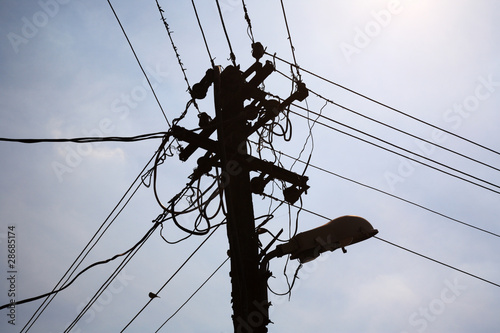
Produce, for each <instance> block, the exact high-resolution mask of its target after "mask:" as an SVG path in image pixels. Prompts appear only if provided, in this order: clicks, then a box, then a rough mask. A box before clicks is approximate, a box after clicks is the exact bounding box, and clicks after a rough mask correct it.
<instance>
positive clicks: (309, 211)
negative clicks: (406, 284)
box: [265, 195, 500, 287]
mask: <svg viewBox="0 0 500 333" xmlns="http://www.w3.org/2000/svg"><path fill="white" fill-rule="evenodd" d="M265 196H267V197H269V198H271V199H273V200H276V201H283V200H281V199H278V198H275V197H273V196H270V195H265ZM291 206H294V207H296V208H299V207H297V206H295V205H292V204H291ZM302 210H303V211H305V212H307V213H310V214H312V215H316V216H318V217H321V218H323V219H325V220H331V218H329V217H326V216H324V215H321V214H319V213H316V212H313V211H311V210H308V209H306V208H302ZM373 237H374V238H376V239H378V240H381V241H383V242H386V243H387V244H390V245H392V246H395V247H397V248H399V249H402V250H405V251H408V252H410V253H413V254H415V255H418V256H420V257H422V258H425V259H427V260H430V261H432V262H435V263H438V264H440V265H443V266H445V267H448V268H451V269H453V270H456V271H458V272H460V273H463V274H466V275H469V276H471V277H473V278H476V279H478V280H481V281H483V282H486V283H489V284H491V285H494V286H495V287H500V284H497V283H495V282H492V281H490V280H487V279H485V278H482V277H480V276H478V275H475V274H472V273H469V272H467V271H464V270H461V269H459V268H457V267H455V266H452V265H449V264H446V263H444V262H442V261H439V260H436V259H434V258H431V257H428V256H425V255H423V254H421V253H419V252H416V251H413V250H410V249H408V248H406V247H403V246H401V245H397V244H395V243H392V242H390V241H387V240H385V239H382V238H380V237H377V236H373Z"/></svg>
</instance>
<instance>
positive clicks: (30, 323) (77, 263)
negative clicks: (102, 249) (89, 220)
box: [21, 155, 155, 332]
mask: <svg viewBox="0 0 500 333" xmlns="http://www.w3.org/2000/svg"><path fill="white" fill-rule="evenodd" d="M154 157H155V155H153V156H152V157H151V158H150V159H149V161H148V162H147V163H146V165H145V166H144V168H143V169H142V170H141V172H140V173H139V175H138V176H137V177H136V178H135V180H134V181H133V182H132V184H131V185H130V186H129V188H128V189H127V191H126V192H125V194H124V195H123V196H122V197H121V198H120V200H119V201H118V203H117V204H116V206H115V207H114V208H113V209H112V210H111V212H110V213H109V215H108V216H107V217H106V219H105V220H104V222H103V223H102V224H101V226H100V227H99V228H98V229H97V231H96V232H95V233H94V235H93V236H92V238H91V239H90V240H89V242H88V243H87V245H85V247H84V248H83V250H82V251H81V252H80V254H79V255H78V256H77V258H76V259H75V260H74V261H73V263H72V264H71V266H70V267H69V268H68V270H67V271H66V273H64V275H63V276H62V277H61V279H60V280H59V281H58V282H57V283H56V285H55V286H54V288H53V289H52V291H55V290H57V288H58V287H59V286H60V285H64V284H65V283H67V282H68V281H69V279H70V278H71V276H72V275H73V274H74V272H75V271H76V270H77V269H78V267H79V266H80V265H81V264H82V262H83V261H84V260H85V258H86V257H87V255H88V254H89V253H90V251H92V249H93V248H94V247H95V246H96V245H97V243H98V242H99V240H100V239H101V237H102V236H103V235H104V233H105V232H106V231H107V230H108V228H109V227H110V226H111V225H112V224H113V222H114V221H115V220H116V219H117V217H118V216H119V215H120V214H121V212H122V211H123V210H124V209H125V207H126V206H127V205H128V203H129V202H130V200H131V199H132V197H133V196H134V195H135V193H136V192H137V190H138V189H139V188H140V186H141V184H142V182H139V184H138V185H137V187H136V189H135V190H134V191H133V192H132V194H131V195H130V196H129V198H128V199H127V200H126V201H125V202H124V204H123V206H122V208H121V209H120V210H118V212H117V213H116V215H115V216H114V217H113V218H112V219H111V216H113V214H114V213H115V211H116V210H117V209H118V207H120V205H121V203H122V202H123V201H124V200H125V198H126V197H127V195H128V193H129V192H130V191H131V190H132V188H133V187H134V185H135V184H136V183H137V182H138V181H139V179H140V177H141V175H142V174H143V173H144V171H145V170H146V168H147V167H148V165H149V164H150V163H151V162H152V161H153V158H154ZM110 219H111V220H110ZM108 220H110V221H109V223H108ZM107 223H108V225H107V226H106V224H107ZM105 226H106V227H105ZM104 227H105V228H104ZM103 228H104V230H103V231H102V233H101V229H103ZM99 233H101V234H100V235H99ZM96 238H97V239H96ZM94 239H95V242H94ZM92 242H94V244H93V245H91V244H92ZM87 249H88V250H87ZM63 280H64V282H63ZM56 295H57V294H53V295H51V296H49V297H47V298H46V299H45V300H44V301H43V302H42V304H41V305H40V306H39V307H38V309H37V310H36V311H35V313H34V314H33V315H32V316H31V318H30V319H29V320H28V322H27V323H26V324H25V326H24V327H23V328H22V329H21V332H23V331H24V330H25V329H26V331H24V332H28V331H29V330H30V329H31V327H33V325H34V324H35V322H36V321H37V320H38V318H39V317H40V316H41V315H42V313H43V312H44V311H45V309H46V308H47V307H48V306H49V304H50V303H51V302H52V300H53V299H54V298H55V296H56Z"/></svg>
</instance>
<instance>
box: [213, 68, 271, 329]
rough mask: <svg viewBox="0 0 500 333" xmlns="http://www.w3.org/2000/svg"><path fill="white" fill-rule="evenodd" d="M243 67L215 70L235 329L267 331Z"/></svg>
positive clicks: (266, 313)
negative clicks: (248, 154)
mask: <svg viewBox="0 0 500 333" xmlns="http://www.w3.org/2000/svg"><path fill="white" fill-rule="evenodd" d="M243 81H244V80H243V77H242V74H241V72H240V71H239V69H238V68H235V67H233V66H228V67H227V68H226V69H225V70H224V71H223V72H222V73H219V71H218V70H217V69H215V80H214V95H215V112H216V118H217V137H218V142H219V152H220V162H221V169H222V175H223V186H224V196H225V200H226V207H227V216H226V218H227V236H228V240H229V255H230V257H231V273H230V276H231V284H232V291H231V296H232V302H233V311H234V313H233V323H234V329H235V332H259V333H260V332H267V328H266V326H267V324H268V320H269V316H268V307H269V305H268V302H267V285H266V284H265V283H263V281H262V278H261V277H260V275H259V273H260V270H259V257H258V251H259V248H258V236H257V232H256V230H255V220H254V213H253V203H252V190H251V185H250V170H249V169H248V167H247V166H246V165H245V164H246V163H245V160H244V158H245V157H246V156H247V148H246V145H247V136H246V133H247V132H248V130H247V129H246V127H247V119H246V117H245V116H244V115H243V113H244V106H243V100H244V97H243V94H244V89H245V87H244V82H243Z"/></svg>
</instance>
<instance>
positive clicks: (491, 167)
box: [276, 70, 500, 171]
mask: <svg viewBox="0 0 500 333" xmlns="http://www.w3.org/2000/svg"><path fill="white" fill-rule="evenodd" d="M276 72H278V73H279V74H281V75H282V76H284V77H285V78H287V79H288V80H292V81H293V79H292V78H290V77H288V76H287V75H286V74H284V73H283V72H281V71H279V70H276ZM308 91H309V92H310V93H312V94H314V95H316V96H317V97H318V98H321V99H322V100H324V101H325V102H326V103H329V104H332V105H335V106H337V107H339V108H341V109H343V110H346V111H348V112H351V113H353V114H355V115H357V116H360V117H363V118H365V119H368V120H370V121H373V122H375V123H377V124H379V125H382V126H385V127H387V128H390V129H392V130H394V131H397V132H399V133H402V134H405V135H407V136H409V137H412V138H414V139H417V140H420V141H422V142H425V143H427V144H430V145H433V146H435V147H438V148H440V149H443V150H445V151H447V152H449V153H452V154H455V155H458V156H460V157H462V158H465V159H468V160H469V161H472V162H475V163H478V164H481V165H483V166H486V167H488V168H490V169H493V170H496V171H500V168H497V167H495V166H493V165H491V164H488V163H485V162H482V161H479V160H477V159H474V158H472V157H470V156H467V155H465V154H462V153H460V152H458V151H456V150H453V149H450V148H447V147H445V146H442V145H440V144H438V143H435V142H432V141H430V140H426V139H424V138H422V137H419V136H417V135H414V134H412V133H409V132H407V131H404V130H401V129H399V128H397V127H395V126H391V125H389V124H386V123H384V122H382V121H380V120H376V119H374V118H372V117H369V116H367V115H365V114H363V113H361V112H358V111H355V110H353V109H351V108H348V107H346V106H343V105H341V104H339V103H336V102H334V101H332V100H331V99H328V98H326V97H324V96H322V95H320V94H318V93H317V92H315V91H314V90H311V89H309V88H308ZM307 109H309V108H307ZM320 113H321V112H320Z"/></svg>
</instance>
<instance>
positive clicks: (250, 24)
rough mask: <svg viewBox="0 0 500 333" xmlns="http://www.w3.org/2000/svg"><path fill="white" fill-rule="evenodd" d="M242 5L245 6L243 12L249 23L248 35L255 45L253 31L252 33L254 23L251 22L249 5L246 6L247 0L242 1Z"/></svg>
mask: <svg viewBox="0 0 500 333" xmlns="http://www.w3.org/2000/svg"><path fill="white" fill-rule="evenodd" d="M241 4H242V5H243V11H244V12H245V21H247V25H248V28H247V33H248V37H250V40H251V41H252V43H255V39H254V37H253V31H252V21H251V20H250V16H249V15H248V10H247V5H246V4H245V0H241Z"/></svg>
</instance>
